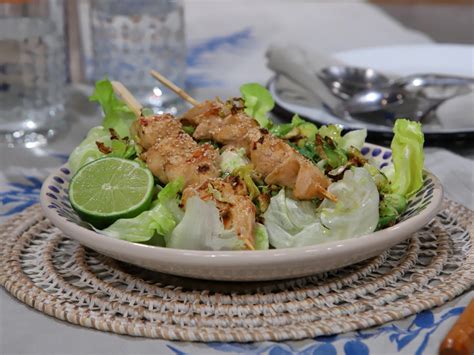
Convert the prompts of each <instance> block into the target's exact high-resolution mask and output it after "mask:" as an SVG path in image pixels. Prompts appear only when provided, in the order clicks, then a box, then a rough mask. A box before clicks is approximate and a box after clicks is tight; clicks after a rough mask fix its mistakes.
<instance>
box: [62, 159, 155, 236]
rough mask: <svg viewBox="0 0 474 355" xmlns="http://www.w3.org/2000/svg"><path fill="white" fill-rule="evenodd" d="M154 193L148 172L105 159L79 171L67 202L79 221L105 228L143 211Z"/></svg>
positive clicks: (73, 181) (118, 160)
mask: <svg viewBox="0 0 474 355" xmlns="http://www.w3.org/2000/svg"><path fill="white" fill-rule="evenodd" d="M111 171H112V172H111ZM104 188H105V189H104ZM107 189H109V190H110V191H108V192H107V191H106V190H107ZM153 190H154V178H153V175H152V174H151V172H150V170H148V169H147V168H144V167H142V166H141V165H140V164H138V163H137V162H134V161H131V160H126V159H122V158H115V157H105V158H101V159H98V160H95V161H93V162H90V163H88V164H86V165H84V166H83V167H81V168H80V169H79V171H78V172H77V173H76V174H75V175H74V177H73V178H72V179H71V183H70V185H69V200H70V202H71V205H72V207H73V208H74V210H76V212H77V213H78V214H79V216H80V217H81V218H82V219H84V220H85V221H87V222H89V223H91V224H92V225H94V226H95V227H97V228H105V227H107V226H108V225H110V224H111V223H113V222H114V221H115V220H117V219H119V218H132V217H135V216H136V215H138V214H139V213H141V212H143V211H146V210H147V209H148V208H149V207H150V204H151V200H152V197H153ZM131 192H133V193H131Z"/></svg>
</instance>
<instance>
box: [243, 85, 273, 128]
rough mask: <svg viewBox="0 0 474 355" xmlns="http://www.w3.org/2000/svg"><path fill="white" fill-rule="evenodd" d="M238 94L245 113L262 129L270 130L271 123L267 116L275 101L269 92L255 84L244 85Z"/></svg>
mask: <svg viewBox="0 0 474 355" xmlns="http://www.w3.org/2000/svg"><path fill="white" fill-rule="evenodd" d="M240 93H241V95H242V98H243V99H244V102H245V113H246V114H247V115H249V116H250V117H253V118H254V119H255V120H256V121H257V122H258V123H259V125H260V127H263V128H270V127H271V125H272V122H271V121H270V119H269V118H268V116H267V113H268V112H270V111H271V110H272V109H273V107H274V106H275V101H273V97H272V95H271V94H270V92H269V91H268V90H267V89H265V88H264V87H263V86H262V85H260V84H257V83H249V84H244V85H242V86H241V87H240Z"/></svg>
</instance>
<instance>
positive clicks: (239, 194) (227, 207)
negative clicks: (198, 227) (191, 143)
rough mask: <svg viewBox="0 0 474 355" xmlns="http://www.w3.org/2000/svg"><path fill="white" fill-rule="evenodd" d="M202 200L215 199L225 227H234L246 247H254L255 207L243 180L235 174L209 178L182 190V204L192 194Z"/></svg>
mask: <svg viewBox="0 0 474 355" xmlns="http://www.w3.org/2000/svg"><path fill="white" fill-rule="evenodd" d="M196 195H197V196H199V198H201V199H202V200H204V201H209V200H212V201H215V202H216V206H217V208H218V209H219V213H220V216H221V218H222V221H223V223H224V227H225V229H232V228H234V230H235V232H236V233H237V236H238V237H239V239H241V240H242V241H243V242H244V245H245V247H246V249H250V250H254V249H255V237H254V226H255V213H256V208H255V205H254V204H253V203H252V201H251V200H250V198H249V197H248V194H247V188H246V186H245V184H244V183H243V181H242V180H241V179H239V178H238V177H235V176H229V177H227V178H226V179H224V180H223V179H218V178H214V179H209V180H207V181H204V182H203V183H202V184H200V185H198V186H188V187H187V188H186V189H184V191H183V198H182V204H183V205H186V201H187V200H188V199H189V198H190V197H192V196H196Z"/></svg>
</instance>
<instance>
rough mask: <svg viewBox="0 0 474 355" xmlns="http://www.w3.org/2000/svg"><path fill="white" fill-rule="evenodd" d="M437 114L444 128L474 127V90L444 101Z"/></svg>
mask: <svg viewBox="0 0 474 355" xmlns="http://www.w3.org/2000/svg"><path fill="white" fill-rule="evenodd" d="M437 114H438V120H439V122H440V125H441V126H442V127H443V128H449V129H462V128H471V129H474V92H470V93H468V94H466V95H462V96H456V97H453V98H452V99H450V100H447V101H445V102H443V103H442V104H441V105H440V106H439V107H438V109H437Z"/></svg>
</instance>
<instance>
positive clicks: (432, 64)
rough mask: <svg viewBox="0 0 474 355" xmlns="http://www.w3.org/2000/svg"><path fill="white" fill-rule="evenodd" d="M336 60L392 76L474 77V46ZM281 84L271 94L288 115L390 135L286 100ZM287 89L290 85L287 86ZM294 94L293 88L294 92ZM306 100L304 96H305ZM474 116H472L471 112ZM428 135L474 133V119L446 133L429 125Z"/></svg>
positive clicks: (401, 48) (404, 49) (366, 53)
mask: <svg viewBox="0 0 474 355" xmlns="http://www.w3.org/2000/svg"><path fill="white" fill-rule="evenodd" d="M334 57H335V58H337V59H339V60H341V61H343V62H345V63H347V64H349V65H354V66H359V67H370V68H374V69H376V70H379V71H381V72H382V73H386V74H392V75H399V76H404V75H410V74H416V73H440V74H452V75H461V76H468V77H474V46H470V45H453V44H426V45H397V46H388V47H375V48H363V49H356V50H351V51H346V52H340V53H336V54H335V55H334ZM278 80H284V79H282V78H280V77H276V78H273V79H272V80H271V82H270V84H269V89H270V92H271V93H272V95H273V97H274V98H275V101H276V103H277V104H278V105H279V106H280V107H282V108H283V109H284V110H285V111H287V112H290V113H298V114H299V115H301V116H303V117H305V118H308V119H310V120H312V121H314V122H317V123H320V124H331V123H333V124H334V123H338V124H342V125H343V126H345V128H347V129H356V128H362V127H363V128H367V129H368V130H369V131H372V132H379V133H387V132H391V131H392V128H391V127H387V126H383V125H377V124H370V123H364V122H358V121H355V122H348V121H346V120H343V119H341V118H338V117H336V116H333V115H331V114H330V113H328V112H327V111H326V110H324V109H323V108H322V107H320V106H316V107H315V106H314V105H312V104H311V103H310V102H309V101H308V100H304V99H302V100H301V103H293V102H289V101H288V100H285V99H284V98H282V94H281V91H280V90H279V85H278V82H277V81H278ZM285 87H286V85H285ZM292 90H293V88H292ZM294 90H295V92H294V93H289V94H290V95H291V96H298V90H299V91H300V93H303V92H302V91H301V89H299V88H298V87H297V86H295V87H294ZM302 96H304V94H303V95H302ZM466 114H468V115H471V116H472V115H473V113H472V112H467V113H466ZM423 129H424V132H425V133H427V134H450V133H452V134H457V133H460V134H462V133H466V132H467V133H471V132H474V117H473V127H472V128H462V129H445V128H441V127H440V126H439V125H433V126H431V127H430V125H429V124H425V125H424V127H423Z"/></svg>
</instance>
